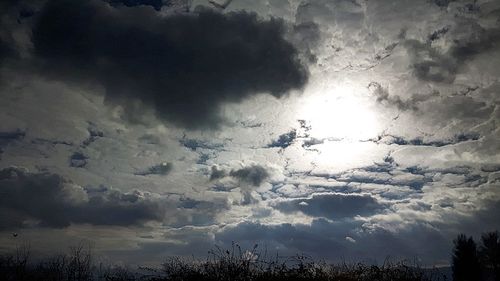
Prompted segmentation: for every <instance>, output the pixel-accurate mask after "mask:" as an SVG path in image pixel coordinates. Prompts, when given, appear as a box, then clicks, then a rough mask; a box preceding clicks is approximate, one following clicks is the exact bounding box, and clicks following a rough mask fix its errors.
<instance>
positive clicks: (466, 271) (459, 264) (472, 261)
mask: <svg viewBox="0 0 500 281" xmlns="http://www.w3.org/2000/svg"><path fill="white" fill-rule="evenodd" d="M453 243H454V245H455V248H454V249H453V259H452V261H453V264H452V269H453V280H455V281H478V280H481V267H480V264H479V257H478V254H477V247H476V242H474V239H472V237H467V236H465V235H464V234H460V235H458V237H457V238H456V239H455V240H454V241H453Z"/></svg>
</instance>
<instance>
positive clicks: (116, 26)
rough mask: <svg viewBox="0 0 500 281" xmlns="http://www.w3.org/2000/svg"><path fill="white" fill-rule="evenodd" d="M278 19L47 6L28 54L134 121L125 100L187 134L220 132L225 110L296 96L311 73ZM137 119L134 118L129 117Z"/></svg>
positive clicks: (97, 4)
mask: <svg viewBox="0 0 500 281" xmlns="http://www.w3.org/2000/svg"><path fill="white" fill-rule="evenodd" d="M284 33H285V27H284V23H283V21H282V20H279V19H271V20H261V19H259V18H258V17H257V15H256V14H250V13H247V12H244V11H241V12H232V13H227V14H221V13H216V12H213V11H211V10H206V9H201V10H200V11H198V12H197V13H190V14H177V15H172V16H169V17H162V16H160V15H158V13H156V12H155V11H154V10H153V9H148V8H141V7H135V8H127V9H115V8H112V7H109V6H107V5H106V3H103V2H101V1H67V0H52V1H49V2H48V3H47V4H46V5H45V7H44V8H43V9H42V11H41V12H40V14H39V15H38V20H37V22H36V24H35V26H34V28H33V45H34V52H35V54H36V56H37V57H38V62H39V66H40V67H41V69H42V71H43V73H45V74H47V75H48V76H50V77H52V78H54V79H62V80H70V81H74V82H82V81H85V82H88V81H94V82H99V83H101V84H102V85H104V86H105V88H106V97H107V99H108V101H113V102H115V103H119V104H122V105H123V106H124V107H125V109H126V114H129V115H130V114H131V112H132V111H131V110H130V109H131V105H130V104H131V103H130V102H128V101H130V100H131V99H138V100H140V101H141V102H142V103H143V104H146V105H149V106H152V107H153V108H154V109H155V110H156V113H157V115H158V116H159V117H160V118H163V119H165V120H168V121H170V122H172V123H174V124H176V125H178V126H184V127H188V128H207V127H216V126H217V125H218V124H219V123H220V122H221V121H222V117H221V116H220V115H219V106H220V105H221V103H223V102H237V101H240V100H242V99H244V98H245V97H248V96H250V95H253V94H257V93H270V94H272V95H274V96H276V97H281V96H283V95H285V94H286V93H287V92H288V91H289V90H292V89H299V88H301V87H302V86H304V84H305V83H306V81H307V76H308V75H307V71H306V69H305V67H304V66H303V65H302V64H301V63H300V61H299V59H298V52H297V50H296V49H295V47H294V46H293V45H292V44H291V43H289V42H287V41H286V40H285V39H284ZM130 119H134V118H130Z"/></svg>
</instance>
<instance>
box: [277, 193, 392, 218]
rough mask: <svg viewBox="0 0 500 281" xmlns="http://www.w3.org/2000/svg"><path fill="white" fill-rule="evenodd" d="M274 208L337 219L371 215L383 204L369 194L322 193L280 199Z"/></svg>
mask: <svg viewBox="0 0 500 281" xmlns="http://www.w3.org/2000/svg"><path fill="white" fill-rule="evenodd" d="M275 208H276V209H278V210H280V211H282V212H285V213H293V212H297V211H301V212H303V213H304V214H306V215H309V216H313V217H325V218H329V219H338V218H344V217H354V216H358V215H359V216H365V215H372V214H374V213H375V212H377V211H379V210H380V209H381V208H383V205H382V204H380V203H379V202H377V200H376V199H375V198H373V197H372V196H370V195H369V194H344V193H323V194H315V195H313V196H311V197H310V198H302V199H300V198H297V199H292V200H286V201H281V202H279V203H278V204H276V206H275Z"/></svg>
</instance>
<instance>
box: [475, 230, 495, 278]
mask: <svg viewBox="0 0 500 281" xmlns="http://www.w3.org/2000/svg"><path fill="white" fill-rule="evenodd" d="M479 257H480V261H481V264H482V267H483V270H484V271H483V276H484V277H485V279H486V280H494V281H500V235H499V233H498V231H492V232H487V233H484V234H483V235H482V236H481V246H480V247H479Z"/></svg>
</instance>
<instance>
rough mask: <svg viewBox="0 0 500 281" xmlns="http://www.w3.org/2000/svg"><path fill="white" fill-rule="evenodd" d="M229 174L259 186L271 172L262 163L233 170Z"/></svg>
mask: <svg viewBox="0 0 500 281" xmlns="http://www.w3.org/2000/svg"><path fill="white" fill-rule="evenodd" d="M229 175H230V176H231V177H233V178H236V179H238V180H240V181H242V182H246V183H248V184H251V185H253V186H259V185H260V184H261V183H262V182H263V181H264V180H265V179H267V178H268V177H269V172H268V171H267V170H266V168H264V167H262V166H260V165H252V166H249V167H244V168H241V169H238V170H232V171H231V172H230V173H229Z"/></svg>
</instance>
